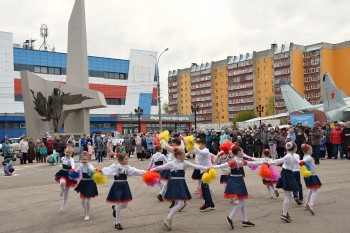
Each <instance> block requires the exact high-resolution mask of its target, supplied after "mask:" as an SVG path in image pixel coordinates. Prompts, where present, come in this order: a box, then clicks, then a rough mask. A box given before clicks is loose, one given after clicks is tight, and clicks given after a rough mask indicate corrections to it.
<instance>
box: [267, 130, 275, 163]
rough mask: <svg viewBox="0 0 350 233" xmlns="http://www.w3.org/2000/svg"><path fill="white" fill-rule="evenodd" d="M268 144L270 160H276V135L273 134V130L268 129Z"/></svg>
mask: <svg viewBox="0 0 350 233" xmlns="http://www.w3.org/2000/svg"><path fill="white" fill-rule="evenodd" d="M267 137H268V144H269V147H270V155H271V158H272V159H276V158H277V151H276V149H277V133H276V132H275V129H274V128H272V127H271V128H270V130H269V132H268V134H267Z"/></svg>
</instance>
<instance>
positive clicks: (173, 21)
mask: <svg viewBox="0 0 350 233" xmlns="http://www.w3.org/2000/svg"><path fill="white" fill-rule="evenodd" d="M1 3H2V9H3V10H2V14H1V15H0V30H1V31H9V32H13V33H14V41H15V42H16V43H22V42H23V41H24V40H25V39H28V38H36V39H39V41H38V42H36V46H37V48H38V47H39V46H40V44H41V41H40V35H39V28H40V25H41V24H42V23H47V24H48V27H49V38H48V42H49V44H50V45H52V44H54V45H55V47H56V49H57V51H61V52H65V51H66V48H67V27H68V20H69V16H70V13H71V10H72V7H73V4H74V1H73V0H50V1H42V0H31V1H23V0H22V1H21V0H2V1H1ZM85 6H86V20H87V37H88V52H89V54H90V55H95V56H102V57H113V58H120V59H128V55H129V49H130V48H135V49H144V50H154V51H159V52H161V51H163V50H164V49H165V48H169V51H168V52H166V54H164V55H163V56H162V58H161V61H160V72H161V84H162V86H161V90H162V95H163V94H164V97H163V99H165V100H167V94H166V92H167V73H168V71H169V70H174V69H178V68H186V67H189V66H190V64H191V63H192V62H197V63H201V62H210V61H216V60H222V59H225V58H226V57H227V56H229V55H236V54H238V53H247V52H252V51H260V50H265V49H268V48H269V47H270V44H271V43H273V42H277V43H279V44H280V43H285V42H286V43H289V42H293V43H295V44H301V45H307V44H314V43H318V42H330V43H339V42H342V41H344V40H346V39H350V34H349V33H350V23H349V22H350V21H349V17H350V16H349V14H348V9H349V8H350V2H348V1H346V0H333V1H331V0H310V1H303V0H294V1H280V0H270V1H259V0H251V1H235V0H216V1H211V0H178V1H174V0H168V1H164V0H147V1H141V0H129V1H123V0H100V1H97V0H86V1H85Z"/></svg>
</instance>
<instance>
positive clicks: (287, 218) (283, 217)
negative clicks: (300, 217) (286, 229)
mask: <svg viewBox="0 0 350 233" xmlns="http://www.w3.org/2000/svg"><path fill="white" fill-rule="evenodd" d="M281 219H283V220H284V221H286V222H292V219H291V218H290V216H289V214H287V215H283V214H281Z"/></svg>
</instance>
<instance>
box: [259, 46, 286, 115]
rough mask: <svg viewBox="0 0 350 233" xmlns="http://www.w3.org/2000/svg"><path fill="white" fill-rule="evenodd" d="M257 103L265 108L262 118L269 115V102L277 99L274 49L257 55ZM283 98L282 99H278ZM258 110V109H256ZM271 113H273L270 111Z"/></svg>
mask: <svg viewBox="0 0 350 233" xmlns="http://www.w3.org/2000/svg"><path fill="white" fill-rule="evenodd" d="M254 61H255V103H256V105H261V106H262V107H264V110H263V112H262V113H261V116H266V114H267V113H268V110H269V109H268V108H269V106H268V101H269V99H270V98H273V99H274V98H275V92H274V89H273V80H274V79H273V71H274V69H273V51H272V49H268V50H264V51H259V52H256V53H255V60H254ZM278 98H281V97H278ZM254 110H256V109H254ZM269 113H271V111H269Z"/></svg>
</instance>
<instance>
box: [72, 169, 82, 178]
mask: <svg viewBox="0 0 350 233" xmlns="http://www.w3.org/2000/svg"><path fill="white" fill-rule="evenodd" d="M80 175H81V174H80V172H75V170H74V169H72V170H70V172H69V178H71V179H78V178H79V177H80Z"/></svg>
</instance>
